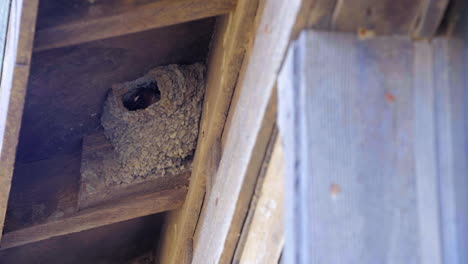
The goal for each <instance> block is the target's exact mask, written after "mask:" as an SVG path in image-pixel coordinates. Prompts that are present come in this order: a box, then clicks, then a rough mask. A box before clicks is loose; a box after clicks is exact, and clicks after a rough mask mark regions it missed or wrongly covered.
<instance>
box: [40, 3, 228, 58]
mask: <svg viewBox="0 0 468 264" xmlns="http://www.w3.org/2000/svg"><path fill="white" fill-rule="evenodd" d="M131 2H133V1H131ZM103 3H104V4H103ZM103 3H101V6H100V7H97V8H96V9H100V10H104V12H103V14H101V15H100V16H99V17H96V16H95V15H93V12H92V11H91V10H92V7H90V11H89V12H87V13H84V14H83V15H82V16H80V17H78V18H75V19H73V20H72V21H70V22H67V23H64V24H58V25H54V26H50V27H46V28H42V29H39V30H38V31H37V37H36V39H35V41H34V50H35V51H41V50H47V49H53V48H59V47H64V46H70V45H76V44H80V43H84V42H89V41H94V40H99V39H105V38H111V37H116V36H120V35H125V34H130V33H135V32H141V31H145V30H150V29H153V28H159V27H164V26H169V25H175V24H179V23H183V22H188V21H193V20H197V19H202V18H206V17H212V16H218V15H222V14H226V13H228V12H229V11H231V10H232V9H233V8H234V7H235V1H233V0H222V1H220V0H215V1H206V0H178V1H172V0H161V1H153V2H151V3H147V4H143V5H134V6H129V7H126V8H123V9H124V10H125V11H124V12H121V13H118V14H115V13H114V11H113V10H114V9H117V8H118V6H115V3H112V2H110V1H108V3H106V2H105V1H103Z"/></svg>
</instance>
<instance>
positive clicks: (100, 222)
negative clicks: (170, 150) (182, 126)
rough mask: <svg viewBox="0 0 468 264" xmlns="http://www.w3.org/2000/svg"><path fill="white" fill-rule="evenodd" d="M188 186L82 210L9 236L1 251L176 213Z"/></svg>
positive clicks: (2, 244)
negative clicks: (161, 213) (136, 219)
mask: <svg viewBox="0 0 468 264" xmlns="http://www.w3.org/2000/svg"><path fill="white" fill-rule="evenodd" d="M186 193H187V188H186V187H185V186H180V187H177V188H173V189H170V190H163V191H159V192H155V193H150V194H144V195H135V196H132V197H126V198H125V199H123V200H119V201H113V202H109V203H107V204H103V205H100V206H95V207H93V208H89V209H85V210H81V211H78V212H77V213H75V214H72V215H71V216H67V217H62V218H59V219H54V220H51V221H48V222H46V223H42V224H37V225H34V226H31V227H28V228H24V229H19V230H16V231H13V232H8V233H5V234H4V236H3V238H2V241H1V243H0V249H6V248H11V247H17V246H21V245H25V244H28V243H32V242H36V241H41V240H45V239H49V238H52V237H57V236H62V235H67V234H71V233H76V232H80V231H84V230H88V229H92V228H96V227H100V226H104V225H109V224H113V223H117V222H122V221H125V220H129V219H133V218H137V217H141V216H146V215H151V214H155V213H159V212H163V211H168V210H173V209H176V208H178V207H180V206H181V205H182V203H183V202H184V199H185V195H186Z"/></svg>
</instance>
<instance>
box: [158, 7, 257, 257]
mask: <svg viewBox="0 0 468 264" xmlns="http://www.w3.org/2000/svg"><path fill="white" fill-rule="evenodd" d="M257 7H258V1H252V0H245V1H244V0H241V1H239V2H238V4H237V6H236V9H235V10H234V11H233V12H232V13H231V14H229V15H227V16H224V17H221V18H219V20H218V21H217V26H216V30H215V33H214V37H213V42H212V44H211V47H212V48H211V51H210V55H209V60H208V73H207V81H206V92H205V100H204V106H203V113H202V120H201V126H200V133H199V135H200V136H199V139H198V144H197V149H196V152H195V156H194V161H193V169H192V176H191V180H190V187H189V191H188V194H187V199H186V202H185V203H184V206H183V207H182V208H181V209H180V210H177V211H174V212H171V213H169V215H168V219H167V220H166V225H165V227H164V229H163V233H162V239H161V245H160V248H159V262H160V263H167V264H179V263H189V262H190V259H191V255H192V247H193V243H192V242H193V240H192V239H193V235H194V233H195V227H196V225H197V222H198V217H199V214H200V210H201V206H202V203H203V199H204V197H205V191H208V192H209V190H210V189H211V186H212V185H213V181H214V175H215V173H216V170H217V168H218V164H219V160H220V158H221V152H222V147H221V135H222V131H223V128H224V125H225V121H226V117H227V113H228V110H229V107H230V103H231V98H232V95H233V92H234V87H235V86H236V83H237V80H238V77H239V73H240V68H241V65H242V63H243V61H244V56H245V55H246V52H247V50H248V47H249V46H250V44H251V39H252V35H251V34H252V33H253V30H254V23H255V16H256V13H257Z"/></svg>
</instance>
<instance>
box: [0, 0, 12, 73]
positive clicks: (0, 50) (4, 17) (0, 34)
mask: <svg viewBox="0 0 468 264" xmlns="http://www.w3.org/2000/svg"><path fill="white" fill-rule="evenodd" d="M10 3H11V0H4V1H2V2H1V3H0V62H2V63H0V78H1V76H2V75H1V72H2V66H3V55H4V51H5V44H6V34H7V27H8V14H9V13H10Z"/></svg>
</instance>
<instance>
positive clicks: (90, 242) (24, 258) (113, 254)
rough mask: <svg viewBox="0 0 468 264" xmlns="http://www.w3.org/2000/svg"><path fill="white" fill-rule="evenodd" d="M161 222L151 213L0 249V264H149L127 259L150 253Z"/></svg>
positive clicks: (161, 220)
mask: <svg viewBox="0 0 468 264" xmlns="http://www.w3.org/2000/svg"><path fill="white" fill-rule="evenodd" d="M163 220H164V214H154V215H149V216H145V217H140V218H135V219H131V220H128V221H124V222H119V223H115V224H111V225H107V226H102V227H99V228H93V229H89V230H86V231H82V232H79V233H74V234H70V235H66V236H59V237H55V238H51V239H47V240H43V241H39V242H36V243H31V244H27V245H23V246H19V247H14V248H9V249H5V250H0V263H6V264H8V263H18V264H20V263H21V264H23V263H24V264H26V263H48V264H65V263H66V264H84V263H89V264H97V263H99V264H117V263H119V264H121V263H125V264H130V263H131V264H143V263H145V264H147V263H152V262H143V261H142V262H133V261H131V260H132V259H134V258H136V257H137V256H141V255H143V254H145V253H147V252H149V251H150V250H151V248H152V247H153V246H154V244H155V242H156V241H155V239H154V238H155V237H158V236H159V233H160V229H161V226H162V223H163ZM150 259H151V258H150Z"/></svg>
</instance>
